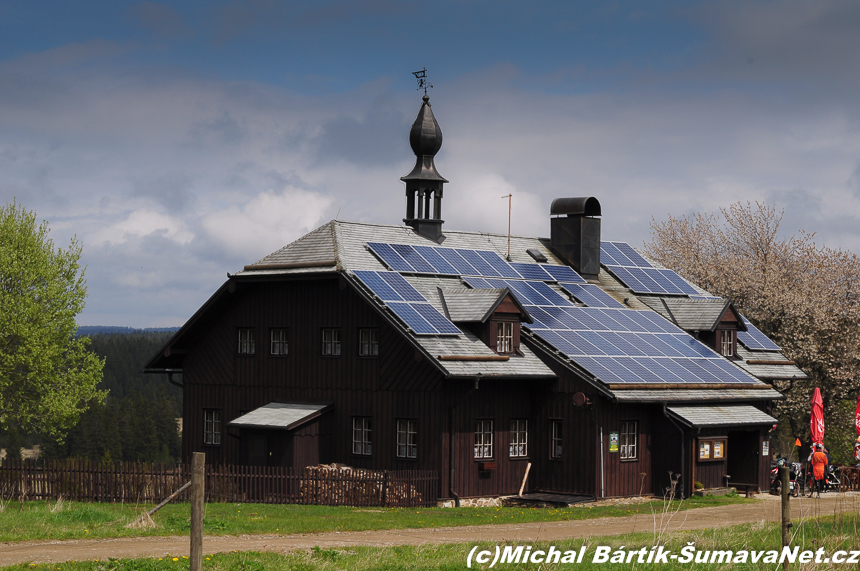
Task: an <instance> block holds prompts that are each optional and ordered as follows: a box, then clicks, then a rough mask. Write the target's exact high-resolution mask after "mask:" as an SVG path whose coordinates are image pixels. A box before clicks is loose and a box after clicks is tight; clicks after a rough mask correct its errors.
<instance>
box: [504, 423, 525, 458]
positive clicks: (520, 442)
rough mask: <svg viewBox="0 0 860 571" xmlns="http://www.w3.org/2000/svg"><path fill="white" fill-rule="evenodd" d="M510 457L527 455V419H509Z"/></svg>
mask: <svg viewBox="0 0 860 571" xmlns="http://www.w3.org/2000/svg"><path fill="white" fill-rule="evenodd" d="M509 448H510V452H509V454H510V456H511V458H525V457H526V456H528V455H529V421H528V420H512V421H511V443H510V447H509Z"/></svg>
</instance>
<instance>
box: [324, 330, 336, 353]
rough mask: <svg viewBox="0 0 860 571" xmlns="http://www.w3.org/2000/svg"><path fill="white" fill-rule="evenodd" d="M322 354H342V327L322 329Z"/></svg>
mask: <svg viewBox="0 0 860 571" xmlns="http://www.w3.org/2000/svg"><path fill="white" fill-rule="evenodd" d="M322 354H323V355H329V356H340V329H323V330H322Z"/></svg>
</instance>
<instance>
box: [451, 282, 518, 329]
mask: <svg viewBox="0 0 860 571" xmlns="http://www.w3.org/2000/svg"><path fill="white" fill-rule="evenodd" d="M505 293H507V290H505V289H468V288H464V287H462V288H456V289H440V290H439V294H440V295H441V296H442V301H443V303H444V306H445V309H447V317H448V319H450V320H451V321H453V322H454V323H458V322H463V321H479V322H484V321H486V320H487V318H488V317H489V316H490V314H492V312H493V309H495V307H496V306H497V305H498V304H499V301H500V298H501V297H502V296H504V295H505Z"/></svg>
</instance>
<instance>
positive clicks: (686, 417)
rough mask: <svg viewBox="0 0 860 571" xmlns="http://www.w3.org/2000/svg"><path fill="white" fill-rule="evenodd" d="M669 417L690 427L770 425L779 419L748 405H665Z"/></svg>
mask: <svg viewBox="0 0 860 571" xmlns="http://www.w3.org/2000/svg"><path fill="white" fill-rule="evenodd" d="M666 410H667V411H668V413H669V416H670V418H674V419H675V420H678V421H680V423H681V424H683V425H685V426H687V427H690V428H709V427H735V426H751V427H753V426H770V425H774V424H777V423H778V422H779V421H778V420H777V419H775V418H774V417H772V416H770V415H769V414H766V413H764V412H762V411H760V410H759V409H757V408H756V407H754V406H750V405H703V406H669V407H666Z"/></svg>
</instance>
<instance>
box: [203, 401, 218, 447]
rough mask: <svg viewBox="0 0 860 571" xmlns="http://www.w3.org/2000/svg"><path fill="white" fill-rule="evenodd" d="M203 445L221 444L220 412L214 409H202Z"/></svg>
mask: <svg viewBox="0 0 860 571" xmlns="http://www.w3.org/2000/svg"><path fill="white" fill-rule="evenodd" d="M203 444H211V445H214V446H218V445H220V444H221V411H220V410H219V409H215V408H204V409H203Z"/></svg>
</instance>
